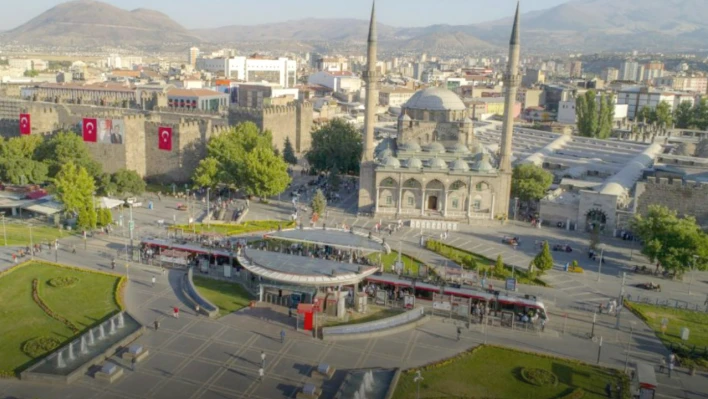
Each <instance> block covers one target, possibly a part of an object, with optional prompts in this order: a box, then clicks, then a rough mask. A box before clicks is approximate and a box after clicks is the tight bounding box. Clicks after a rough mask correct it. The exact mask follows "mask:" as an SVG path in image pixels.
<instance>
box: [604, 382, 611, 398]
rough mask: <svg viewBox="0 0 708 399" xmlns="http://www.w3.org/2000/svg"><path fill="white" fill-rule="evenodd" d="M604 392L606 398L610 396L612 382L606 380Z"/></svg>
mask: <svg viewBox="0 0 708 399" xmlns="http://www.w3.org/2000/svg"><path fill="white" fill-rule="evenodd" d="M605 394H606V395H607V397H608V398H611V397H612V383H610V382H608V383H607V385H605Z"/></svg>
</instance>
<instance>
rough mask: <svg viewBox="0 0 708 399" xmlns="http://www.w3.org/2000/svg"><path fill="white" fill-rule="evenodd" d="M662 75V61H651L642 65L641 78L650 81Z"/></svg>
mask: <svg viewBox="0 0 708 399" xmlns="http://www.w3.org/2000/svg"><path fill="white" fill-rule="evenodd" d="M663 75H664V63H663V62H659V61H652V62H649V63H647V64H646V65H645V66H644V74H643V75H642V80H643V81H645V82H652V81H654V79H656V78H660V77H662V76H663Z"/></svg>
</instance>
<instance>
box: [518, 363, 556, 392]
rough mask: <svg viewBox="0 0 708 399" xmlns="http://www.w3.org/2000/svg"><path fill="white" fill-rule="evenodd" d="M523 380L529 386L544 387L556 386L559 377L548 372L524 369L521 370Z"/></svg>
mask: <svg viewBox="0 0 708 399" xmlns="http://www.w3.org/2000/svg"><path fill="white" fill-rule="evenodd" d="M521 378H522V379H523V380H524V381H526V382H527V383H529V384H532V385H536V386H539V387H543V386H546V385H552V386H556V385H557V384H558V377H556V375H555V374H553V373H551V372H550V371H548V370H544V369H535V368H534V369H532V368H526V367H523V368H522V369H521Z"/></svg>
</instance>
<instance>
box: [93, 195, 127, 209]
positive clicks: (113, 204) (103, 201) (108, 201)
mask: <svg viewBox="0 0 708 399" xmlns="http://www.w3.org/2000/svg"><path fill="white" fill-rule="evenodd" d="M124 203H125V201H122V200H117V199H114V198H108V197H101V198H100V199H99V206H100V207H101V208H107V209H113V208H117V207H119V206H121V205H123V204H124Z"/></svg>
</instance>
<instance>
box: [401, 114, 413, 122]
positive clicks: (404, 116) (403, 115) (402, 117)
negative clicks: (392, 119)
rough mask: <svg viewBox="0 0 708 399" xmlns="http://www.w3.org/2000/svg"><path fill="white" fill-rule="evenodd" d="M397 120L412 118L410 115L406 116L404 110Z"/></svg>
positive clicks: (406, 120) (404, 120)
mask: <svg viewBox="0 0 708 399" xmlns="http://www.w3.org/2000/svg"><path fill="white" fill-rule="evenodd" d="M398 120H399V121H403V122H409V121H412V120H413V119H411V117H410V116H408V115H407V114H406V113H405V112H404V113H402V114H401V115H400V116H399V117H398Z"/></svg>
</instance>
